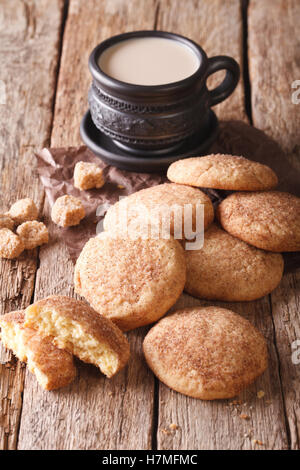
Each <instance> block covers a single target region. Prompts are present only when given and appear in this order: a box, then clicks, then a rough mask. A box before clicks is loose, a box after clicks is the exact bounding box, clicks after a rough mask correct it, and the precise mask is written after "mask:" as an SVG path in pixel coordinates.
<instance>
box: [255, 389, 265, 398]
mask: <svg viewBox="0 0 300 470" xmlns="http://www.w3.org/2000/svg"><path fill="white" fill-rule="evenodd" d="M264 396H265V392H264V391H263V390H259V392H257V398H259V399H261V398H263V397H264Z"/></svg>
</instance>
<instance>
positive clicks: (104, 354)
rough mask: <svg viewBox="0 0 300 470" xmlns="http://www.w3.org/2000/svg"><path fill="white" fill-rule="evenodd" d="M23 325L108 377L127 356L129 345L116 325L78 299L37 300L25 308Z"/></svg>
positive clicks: (126, 359)
mask: <svg viewBox="0 0 300 470" xmlns="http://www.w3.org/2000/svg"><path fill="white" fill-rule="evenodd" d="M25 326H26V327H29V328H33V329H34V330H37V331H38V333H39V334H41V335H43V336H51V337H52V341H53V343H54V344H55V345H56V346H57V347H59V348H60V349H65V350H66V351H68V352H69V353H71V354H74V355H75V356H77V357H79V359H81V360H82V361H83V362H88V363H90V364H94V365H96V366H97V367H99V369H100V370H101V372H103V374H105V375H106V376H107V377H109V378H110V377H112V376H113V375H115V374H116V373H117V372H118V371H119V370H120V369H122V368H123V367H124V366H125V364H126V363H127V361H128V359H129V354H130V351H129V344H128V341H127V339H126V338H125V336H124V335H123V333H122V332H121V331H120V330H119V328H118V327H117V326H116V325H114V324H113V323H112V322H111V321H110V320H108V319H107V318H104V317H103V316H101V315H99V314H98V313H97V312H95V311H94V310H93V309H92V308H91V307H90V306H89V305H87V304H86V303H85V302H82V301H81V300H76V299H72V298H70V297H65V296H60V295H52V296H50V297H47V298H46V299H43V300H40V301H38V302H36V303H35V304H33V305H30V306H29V307H27V309H26V310H25Z"/></svg>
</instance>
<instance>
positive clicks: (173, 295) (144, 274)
mask: <svg viewBox="0 0 300 470" xmlns="http://www.w3.org/2000/svg"><path fill="white" fill-rule="evenodd" d="M185 279H186V265H185V258H184V250H183V248H182V247H181V246H180V244H179V243H178V242H177V241H176V240H174V239H171V240H163V239H158V240H155V239H148V240H143V239H141V238H138V239H137V240H130V239H122V238H116V239H114V238H112V237H111V236H110V235H109V234H108V233H106V232H104V233H102V234H101V235H100V236H97V237H95V238H91V239H90V240H89V241H88V242H87V243H86V245H85V246H84V248H83V250H82V252H81V254H80V256H79V258H78V260H77V263H76V266H75V275H74V282H75V291H76V292H77V293H78V294H80V295H82V296H83V297H85V298H86V299H87V301H88V302H89V303H90V304H91V305H92V307H93V308H94V309H95V310H97V312H99V313H100V314H101V315H104V316H105V317H108V318H110V320H112V321H113V322H114V323H116V324H117V325H118V326H119V327H120V328H121V329H122V330H124V331H127V330H132V329H133V328H138V327H139V326H143V325H147V324H149V323H153V322H154V321H156V320H157V319H158V318H160V317H162V316H163V315H164V314H165V313H166V312H167V310H168V309H169V308H170V307H171V306H172V305H173V304H174V303H175V302H176V300H177V299H178V297H179V296H180V294H181V293H182V291H183V287H184V284H185Z"/></svg>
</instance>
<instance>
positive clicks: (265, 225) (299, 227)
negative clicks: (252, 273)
mask: <svg viewBox="0 0 300 470" xmlns="http://www.w3.org/2000/svg"><path fill="white" fill-rule="evenodd" d="M217 214H218V219H219V221H220V223H221V225H222V227H223V228H224V229H225V230H227V232H229V233H230V234H231V235H234V236H235V237H238V238H240V239H241V240H244V241H245V242H247V243H249V244H250V245H253V246H256V247H257V248H262V249H263V250H268V251H275V252H281V251H299V250H300V199H299V198H298V197H296V196H293V195H292V194H289V193H283V192H279V191H264V192H253V193H250V192H246V193H235V194H231V195H230V196H229V197H227V198H226V199H224V201H222V202H221V204H220V205H219V207H218V210H217Z"/></svg>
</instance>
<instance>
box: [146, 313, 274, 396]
mask: <svg viewBox="0 0 300 470" xmlns="http://www.w3.org/2000/svg"><path fill="white" fill-rule="evenodd" d="M143 349H144V354H145V357H146V361H147V363H148V365H149V367H150V369H152V371H153V372H154V374H155V375H156V376H157V377H158V378H159V380H161V381H162V382H164V383H165V384H166V385H167V386H168V387H170V388H172V389H174V390H176V391H177V392H180V393H183V394H184V395H188V396H191V397H195V398H200V399H202V400H215V399H222V398H231V397H234V396H236V395H237V394H238V393H239V392H240V391H241V390H242V389H243V388H245V387H246V386H247V385H249V384H251V383H252V382H253V381H254V380H255V379H256V378H257V377H258V376H259V375H261V374H262V373H263V372H264V370H265V369H266V368H267V347H266V342H265V340H264V338H263V336H262V335H261V333H260V332H259V331H258V330H257V329H256V328H255V327H254V326H253V325H252V324H251V323H250V322H249V321H248V320H246V319H245V318H243V317H241V316H240V315H237V314H236V313H234V312H232V311H230V310H227V309H224V308H219V307H206V308H200V307H194V308H189V309H184V310H179V311H177V312H175V313H174V314H172V315H169V316H167V317H165V318H163V319H162V320H160V321H159V322H158V323H157V324H156V325H155V326H154V327H153V328H151V330H150V331H149V333H148V334H147V336H146V337H145V339H144V343H143Z"/></svg>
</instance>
